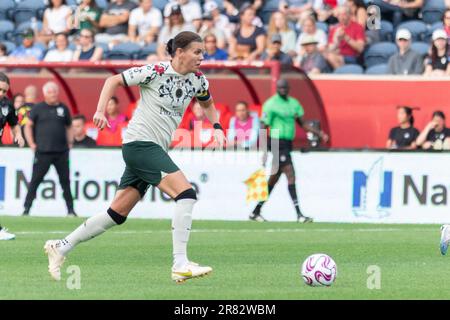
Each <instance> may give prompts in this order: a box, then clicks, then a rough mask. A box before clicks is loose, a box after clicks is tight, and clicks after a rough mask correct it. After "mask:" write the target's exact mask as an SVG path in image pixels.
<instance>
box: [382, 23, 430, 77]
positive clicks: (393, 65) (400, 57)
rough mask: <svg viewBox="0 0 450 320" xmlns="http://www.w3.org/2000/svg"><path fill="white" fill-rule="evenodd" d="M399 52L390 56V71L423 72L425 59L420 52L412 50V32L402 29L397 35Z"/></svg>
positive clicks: (398, 72) (393, 72) (397, 73)
mask: <svg viewBox="0 0 450 320" xmlns="http://www.w3.org/2000/svg"><path fill="white" fill-rule="evenodd" d="M395 39H396V40H397V46H398V50H399V51H398V53H396V54H394V55H393V56H391V57H390V58H389V62H388V73H389V74H396V75H408V74H422V72H423V59H422V57H421V56H420V54H418V53H416V52H415V51H413V50H411V32H409V30H408V29H400V30H398V31H397V34H396V36H395Z"/></svg>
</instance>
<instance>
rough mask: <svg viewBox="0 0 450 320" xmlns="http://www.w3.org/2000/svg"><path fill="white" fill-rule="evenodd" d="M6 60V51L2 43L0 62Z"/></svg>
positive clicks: (0, 44)
mask: <svg viewBox="0 0 450 320" xmlns="http://www.w3.org/2000/svg"><path fill="white" fill-rule="evenodd" d="M6 60H8V49H7V48H6V46H5V45H4V44H3V43H0V61H6Z"/></svg>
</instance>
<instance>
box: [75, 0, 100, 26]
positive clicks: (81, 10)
mask: <svg viewBox="0 0 450 320" xmlns="http://www.w3.org/2000/svg"><path fill="white" fill-rule="evenodd" d="M101 15H102V11H101V10H100V8H99V7H97V4H96V2H95V0H82V1H81V3H80V5H79V6H78V7H77V9H76V11H75V20H74V26H75V28H76V29H79V30H82V29H89V30H92V31H94V32H98V30H99V22H100V17H101Z"/></svg>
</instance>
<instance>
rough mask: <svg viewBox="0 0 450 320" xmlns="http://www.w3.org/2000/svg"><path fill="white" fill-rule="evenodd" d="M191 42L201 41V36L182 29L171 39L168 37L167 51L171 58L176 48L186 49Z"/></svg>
mask: <svg viewBox="0 0 450 320" xmlns="http://www.w3.org/2000/svg"><path fill="white" fill-rule="evenodd" d="M192 42H203V40H202V38H201V37H200V36H199V35H198V34H196V33H195V32H191V31H183V32H180V33H179V34H177V36H176V37H175V38H173V39H170V40H169V41H168V42H167V45H166V51H167V53H168V54H169V55H170V56H171V57H172V58H173V57H175V54H176V52H177V49H178V48H180V49H186V48H187V47H188V46H189V45H190V44H191V43H192Z"/></svg>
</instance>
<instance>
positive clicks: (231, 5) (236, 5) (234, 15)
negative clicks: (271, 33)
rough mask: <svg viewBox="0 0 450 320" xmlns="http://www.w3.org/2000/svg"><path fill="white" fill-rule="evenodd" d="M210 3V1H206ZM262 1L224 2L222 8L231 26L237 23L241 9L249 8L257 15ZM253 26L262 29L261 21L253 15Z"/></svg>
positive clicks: (233, 0) (232, 0) (225, 0)
mask: <svg viewBox="0 0 450 320" xmlns="http://www.w3.org/2000/svg"><path fill="white" fill-rule="evenodd" d="M207 1H211V0H207ZM263 1H264V0H224V1H223V7H224V9H225V13H226V15H227V16H228V19H229V20H230V22H232V23H233V24H238V23H239V20H240V19H239V14H240V12H241V11H242V10H243V8H245V7H248V6H250V7H251V8H252V9H253V10H255V12H256V13H257V12H258V11H259V9H261V7H262V5H263ZM252 23H253V25H255V26H257V27H260V28H261V27H263V24H262V21H261V19H260V18H259V17H258V15H255V17H254V18H253V21H252Z"/></svg>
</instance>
